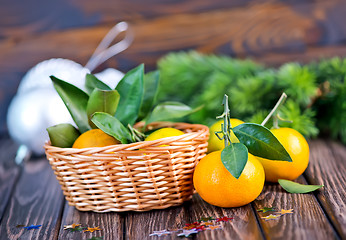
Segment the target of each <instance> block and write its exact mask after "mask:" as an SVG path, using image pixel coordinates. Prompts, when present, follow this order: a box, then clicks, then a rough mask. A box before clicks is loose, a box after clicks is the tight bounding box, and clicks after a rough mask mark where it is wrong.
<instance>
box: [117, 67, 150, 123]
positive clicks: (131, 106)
mask: <svg viewBox="0 0 346 240" xmlns="http://www.w3.org/2000/svg"><path fill="white" fill-rule="evenodd" d="M143 75H144V65H143V64H141V65H139V66H138V67H136V68H134V69H132V70H130V71H129V72H128V73H126V74H125V76H124V77H123V79H122V80H121V81H120V82H119V83H118V85H117V87H116V90H118V92H119V94H120V102H119V106H118V109H117V111H116V113H115V117H116V118H117V119H119V121H120V122H121V123H122V124H123V125H124V126H127V125H128V124H130V125H133V124H134V123H135V121H136V119H137V118H138V114H139V109H140V107H141V103H142V97H143Z"/></svg>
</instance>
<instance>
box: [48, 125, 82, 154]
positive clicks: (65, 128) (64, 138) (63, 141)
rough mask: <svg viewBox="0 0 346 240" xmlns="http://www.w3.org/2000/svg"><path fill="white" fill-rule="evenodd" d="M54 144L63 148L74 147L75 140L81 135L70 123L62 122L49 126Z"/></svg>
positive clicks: (50, 136) (49, 133) (51, 140)
mask: <svg viewBox="0 0 346 240" xmlns="http://www.w3.org/2000/svg"><path fill="white" fill-rule="evenodd" d="M47 132H48V135H49V139H50V142H51V144H52V146H56V147H61V148H70V147H72V145H73V143H74V141H76V139H77V138H78V137H79V135H80V133H79V131H78V130H77V129H76V128H75V127H74V126H72V125H71V124H69V123H61V124H58V125H55V126H51V127H48V128H47Z"/></svg>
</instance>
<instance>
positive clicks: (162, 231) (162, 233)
mask: <svg viewBox="0 0 346 240" xmlns="http://www.w3.org/2000/svg"><path fill="white" fill-rule="evenodd" d="M171 233H172V232H171V231H167V230H166V229H164V230H161V231H154V232H153V233H152V234H150V235H149V236H159V237H161V236H164V235H169V234H171Z"/></svg>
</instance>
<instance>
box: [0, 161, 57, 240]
mask: <svg viewBox="0 0 346 240" xmlns="http://www.w3.org/2000/svg"><path fill="white" fill-rule="evenodd" d="M62 204H63V197H62V191H61V189H60V186H59V185H58V181H57V180H56V178H55V176H54V174H53V171H52V169H51V167H50V165H49V164H48V161H47V160H46V159H39V160H36V161H29V162H28V163H26V164H25V165H24V169H23V171H22V174H21V176H20V178H19V180H18V183H17V184H16V187H15V189H14V193H13V195H12V196H11V199H10V201H9V204H8V207H7V208H6V212H5V214H4V217H3V220H2V222H1V226H0V239H56V237H57V234H58V230H59V227H60V215H61V210H62ZM21 224H22V225H25V226H29V225H42V227H41V228H40V229H39V230H26V229H24V228H17V227H16V226H17V225H21Z"/></svg>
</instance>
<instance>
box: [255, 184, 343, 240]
mask: <svg viewBox="0 0 346 240" xmlns="http://www.w3.org/2000/svg"><path fill="white" fill-rule="evenodd" d="M298 182H300V183H304V184H306V181H305V179H304V178H303V177H300V178H299V179H298ZM253 206H254V207H255V209H256V210H258V209H262V208H264V207H274V208H275V209H276V210H278V211H280V210H281V209H285V210H287V209H293V214H285V215H283V216H281V217H279V218H278V219H275V220H265V219H263V218H262V217H264V216H268V215H269V214H273V215H274V214H278V213H275V212H267V213H261V212H257V214H258V218H259V220H260V224H261V227H262V229H263V232H264V234H265V237H266V238H268V239H335V238H336V237H337V235H336V233H335V232H334V230H333V228H332V226H331V224H330V223H329V221H328V219H327V218H326V216H325V214H324V212H323V210H322V208H321V207H320V205H319V203H318V202H317V200H316V198H315V196H314V195H313V194H312V193H310V194H292V193H287V192H286V191H285V190H283V189H282V188H281V186H280V185H279V184H268V183H267V184H266V185H265V187H264V189H263V192H262V194H261V195H260V196H259V197H258V198H257V199H256V200H255V201H254V202H253Z"/></svg>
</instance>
